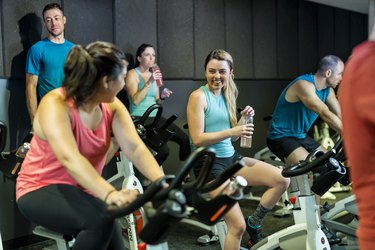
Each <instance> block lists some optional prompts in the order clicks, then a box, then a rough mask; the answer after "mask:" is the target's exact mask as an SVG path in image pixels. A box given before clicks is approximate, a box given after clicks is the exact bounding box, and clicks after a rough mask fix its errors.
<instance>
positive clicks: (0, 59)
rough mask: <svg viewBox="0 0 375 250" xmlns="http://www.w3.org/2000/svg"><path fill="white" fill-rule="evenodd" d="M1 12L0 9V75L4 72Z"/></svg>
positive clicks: (0, 0)
mask: <svg viewBox="0 0 375 250" xmlns="http://www.w3.org/2000/svg"><path fill="white" fill-rule="evenodd" d="M0 6H1V8H0V10H2V9H3V8H4V7H3V1H2V0H0ZM3 33H4V31H3V12H2V11H0V76H3V75H4V72H5V66H4V54H3Z"/></svg>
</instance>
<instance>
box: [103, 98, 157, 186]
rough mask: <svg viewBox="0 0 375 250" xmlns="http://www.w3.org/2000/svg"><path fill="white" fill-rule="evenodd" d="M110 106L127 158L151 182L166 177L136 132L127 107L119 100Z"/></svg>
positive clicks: (115, 128)
mask: <svg viewBox="0 0 375 250" xmlns="http://www.w3.org/2000/svg"><path fill="white" fill-rule="evenodd" d="M110 106H111V108H112V110H114V117H113V122H112V129H113V134H114V135H115V138H116V140H117V143H118V144H119V145H120V147H121V149H122V151H123V152H124V153H125V155H126V158H128V159H129V160H130V161H131V162H133V163H134V165H135V166H136V167H137V169H138V170H139V171H140V172H141V173H142V174H143V175H144V176H146V177H147V178H148V179H149V180H151V181H154V180H157V179H158V178H160V177H162V176H164V174H163V171H162V170H161V168H160V167H159V165H158V163H157V162H156V160H155V158H154V157H153V155H152V154H151V152H150V150H149V149H148V148H147V147H146V145H145V144H144V143H143V141H142V140H141V138H140V137H139V135H138V133H137V131H136V130H135V126H134V123H133V121H132V119H131V117H130V115H129V113H128V111H127V110H126V108H125V106H124V105H123V104H122V103H121V102H120V101H119V100H118V99H117V98H116V100H115V102H114V103H111V104H110ZM125 131H126V132H125Z"/></svg>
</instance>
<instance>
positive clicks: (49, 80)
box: [26, 38, 74, 98]
mask: <svg viewBox="0 0 375 250" xmlns="http://www.w3.org/2000/svg"><path fill="white" fill-rule="evenodd" d="M73 46H74V44H73V43H72V42H70V41H68V40H66V39H65V42H64V43H61V44H59V43H54V42H51V41H50V40H49V39H48V38H45V39H43V40H41V41H39V42H37V43H36V44H34V45H33V46H32V47H31V48H30V49H29V51H28V53H27V59H26V73H29V74H31V75H36V76H38V85H37V92H38V96H39V98H42V97H43V96H44V95H45V94H47V93H48V92H49V91H51V90H53V89H55V88H58V87H61V84H62V81H63V78H64V63H65V60H66V57H67V55H68V53H69V50H70V49H71V48H72V47H73Z"/></svg>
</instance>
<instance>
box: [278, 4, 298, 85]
mask: <svg viewBox="0 0 375 250" xmlns="http://www.w3.org/2000/svg"><path fill="white" fill-rule="evenodd" d="M296 20H298V0H288V1H283V0H278V1H277V22H276V23H277V58H276V59H277V76H278V78H284V79H287V78H293V77H295V76H296V75H297V74H298V63H299V60H298V59H299V58H298V46H299V44H298V23H297V22H296Z"/></svg>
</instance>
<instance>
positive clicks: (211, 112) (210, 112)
mask: <svg viewBox="0 0 375 250" xmlns="http://www.w3.org/2000/svg"><path fill="white" fill-rule="evenodd" d="M200 89H201V90H202V91H203V92H204V94H205V96H206V102H207V109H206V111H205V114H204V132H218V131H223V130H226V129H229V128H231V124H230V119H229V112H228V107H227V102H226V100H225V97H224V95H223V94H221V95H220V96H215V95H213V94H212V93H211V92H210V91H209V90H208V89H207V87H206V86H201V87H200ZM211 147H213V148H214V149H215V151H216V157H220V158H226V157H231V156H233V154H234V147H233V145H232V141H231V138H227V139H224V140H222V141H220V142H217V143H215V144H212V145H211Z"/></svg>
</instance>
